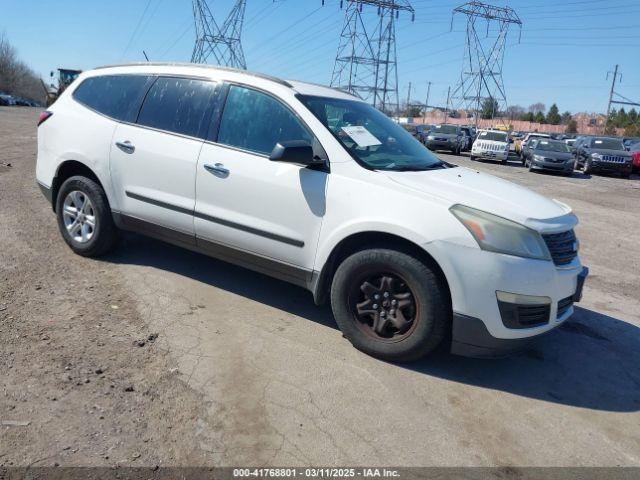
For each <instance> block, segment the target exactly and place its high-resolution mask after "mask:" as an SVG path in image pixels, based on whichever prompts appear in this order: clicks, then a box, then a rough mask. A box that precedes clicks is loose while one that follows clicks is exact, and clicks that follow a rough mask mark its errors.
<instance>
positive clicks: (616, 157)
mask: <svg viewBox="0 0 640 480" xmlns="http://www.w3.org/2000/svg"><path fill="white" fill-rule="evenodd" d="M632 162H633V160H632V156H631V153H629V152H628V151H627V150H626V149H625V147H624V144H623V143H622V139H621V138H616V137H592V138H588V139H586V140H585V141H583V142H581V143H580V146H579V147H578V149H577V150H576V159H575V169H576V170H578V169H580V168H581V169H582V171H583V172H584V173H585V174H590V173H598V172H604V173H619V174H620V175H621V176H623V177H625V178H629V176H630V175H631V172H632V169H633V163H632Z"/></svg>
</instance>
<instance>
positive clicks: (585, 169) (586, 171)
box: [582, 160, 593, 175]
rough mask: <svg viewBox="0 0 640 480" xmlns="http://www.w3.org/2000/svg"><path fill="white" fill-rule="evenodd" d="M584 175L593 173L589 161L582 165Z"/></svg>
mask: <svg viewBox="0 0 640 480" xmlns="http://www.w3.org/2000/svg"><path fill="white" fill-rule="evenodd" d="M582 173H584V174H585V175H589V174H591V173H593V167H592V166H591V162H590V161H589V160H585V161H584V164H583V165H582Z"/></svg>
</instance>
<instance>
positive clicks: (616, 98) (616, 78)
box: [603, 65, 640, 133]
mask: <svg viewBox="0 0 640 480" xmlns="http://www.w3.org/2000/svg"><path fill="white" fill-rule="evenodd" d="M618 68H619V65H616V69H615V70H614V71H613V72H607V80H609V76H612V77H613V80H612V81H611V91H610V92H609V104H608V106H607V118H606V119H605V121H604V132H603V133H607V127H608V126H609V120H610V116H611V105H614V104H615V105H628V106H632V107H640V102H635V101H633V100H630V99H628V98H627V97H625V96H623V95H620V94H619V93H618V92H616V82H617V83H621V82H622V73H618Z"/></svg>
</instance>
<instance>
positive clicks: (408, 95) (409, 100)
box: [407, 82, 411, 116]
mask: <svg viewBox="0 0 640 480" xmlns="http://www.w3.org/2000/svg"><path fill="white" fill-rule="evenodd" d="M410 104H411V82H409V92H408V93H407V113H409V105H410ZM407 116H408V115H407Z"/></svg>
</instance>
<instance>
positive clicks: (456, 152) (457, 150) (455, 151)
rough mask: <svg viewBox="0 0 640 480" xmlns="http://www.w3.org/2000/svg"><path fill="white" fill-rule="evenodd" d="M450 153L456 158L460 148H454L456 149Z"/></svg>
mask: <svg viewBox="0 0 640 480" xmlns="http://www.w3.org/2000/svg"><path fill="white" fill-rule="evenodd" d="M451 153H453V154H454V155H456V156H460V147H458V148H456V149H454V150H452V151H451Z"/></svg>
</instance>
